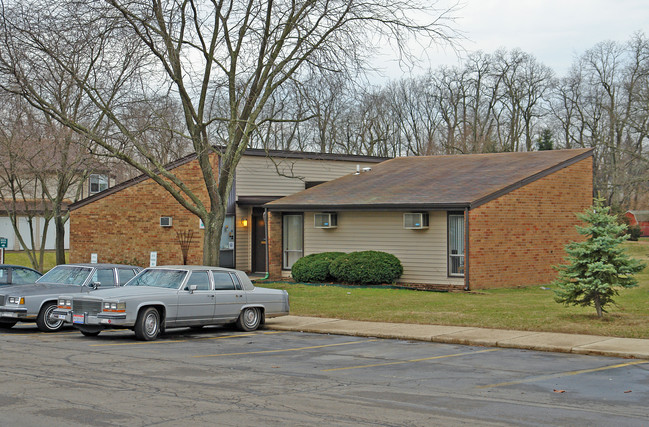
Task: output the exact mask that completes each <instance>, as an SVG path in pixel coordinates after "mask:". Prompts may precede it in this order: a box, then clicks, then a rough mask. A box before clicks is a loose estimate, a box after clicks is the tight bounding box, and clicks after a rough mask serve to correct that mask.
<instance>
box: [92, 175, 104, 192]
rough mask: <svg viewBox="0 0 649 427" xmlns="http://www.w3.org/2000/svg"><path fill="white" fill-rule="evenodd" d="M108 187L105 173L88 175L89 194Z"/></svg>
mask: <svg viewBox="0 0 649 427" xmlns="http://www.w3.org/2000/svg"><path fill="white" fill-rule="evenodd" d="M107 188H108V177H107V176H106V175H99V174H92V175H90V194H95V193H99V192H100V191H104V190H106V189H107Z"/></svg>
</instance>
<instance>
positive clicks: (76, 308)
mask: <svg viewBox="0 0 649 427" xmlns="http://www.w3.org/2000/svg"><path fill="white" fill-rule="evenodd" d="M72 311H73V312H74V313H78V314H81V313H88V314H92V315H95V314H97V313H99V312H100V311H101V301H87V300H78V299H75V300H73V301H72Z"/></svg>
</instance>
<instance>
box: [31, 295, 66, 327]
mask: <svg viewBox="0 0 649 427" xmlns="http://www.w3.org/2000/svg"><path fill="white" fill-rule="evenodd" d="M55 309H56V303H55V302H48V303H46V304H45V305H43V308H41V311H40V312H39V313H38V316H37V317H36V326H38V330H39V331H42V332H56V331H58V330H60V329H61V328H62V327H63V324H64V323H63V320H61V319H52V318H50V316H51V315H52V312H53V311H54V310H55Z"/></svg>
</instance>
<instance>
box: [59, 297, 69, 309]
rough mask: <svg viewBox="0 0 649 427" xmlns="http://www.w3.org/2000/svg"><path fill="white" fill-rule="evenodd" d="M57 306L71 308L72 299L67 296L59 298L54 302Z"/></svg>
mask: <svg viewBox="0 0 649 427" xmlns="http://www.w3.org/2000/svg"><path fill="white" fill-rule="evenodd" d="M56 305H57V307H58V308H65V309H68V310H70V309H72V300H71V299H69V298H59V301H58V303H57V304H56Z"/></svg>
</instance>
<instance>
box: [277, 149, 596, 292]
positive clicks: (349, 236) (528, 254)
mask: <svg viewBox="0 0 649 427" xmlns="http://www.w3.org/2000/svg"><path fill="white" fill-rule="evenodd" d="M592 156H593V152H592V150H591V149H578V150H555V151H539V152H528V153H498V154H471V155H459V156H425V157H402V158H396V159H392V160H388V161H385V162H383V163H380V164H377V165H375V166H373V167H372V168H366V169H364V170H363V171H361V172H360V173H358V174H351V175H347V176H344V177H341V178H339V179H336V180H333V181H331V182H327V183H324V184H321V185H318V186H317V187H314V188H310V189H307V190H305V191H302V192H299V193H296V194H293V195H290V196H287V197H284V198H281V199H278V200H275V201H272V202H269V203H267V204H266V205H265V206H266V208H268V209H269V211H270V212H269V213H270V216H269V233H270V234H269V245H270V246H269V259H270V263H269V265H270V272H271V275H272V276H280V275H284V276H286V275H288V274H290V267H291V265H292V263H293V262H294V261H295V260H296V259H298V258H300V257H301V256H304V255H309V254H312V253H320V252H326V251H343V252H350V251H358V250H381V251H386V252H390V253H392V254H394V255H395V256H397V257H398V258H399V259H400V260H401V262H402V264H403V266H404V273H403V276H402V277H401V279H400V281H401V282H406V283H416V284H431V285H442V286H447V287H457V288H463V289H485V288H495V287H516V286H528V285H537V284H545V283H548V282H550V281H551V280H553V279H554V278H555V277H556V271H555V270H554V269H553V268H552V266H553V265H557V264H560V263H562V262H563V258H564V256H565V251H564V246H565V244H567V243H568V242H570V241H573V240H577V239H580V238H581V237H580V236H579V234H578V233H577V232H576V230H575V225H577V224H579V220H578V219H577V217H576V215H575V213H578V212H583V211H584V210H585V209H586V208H587V207H588V206H590V205H591V204H592V197H593V158H592Z"/></svg>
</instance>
